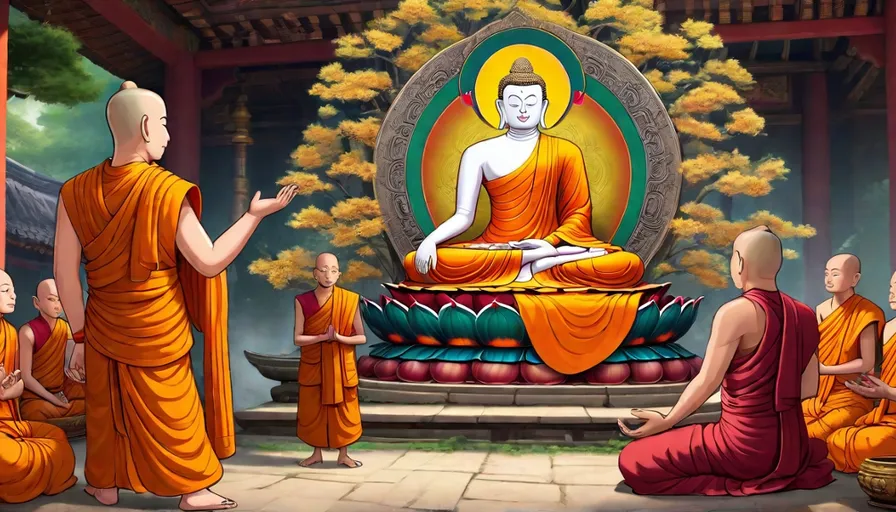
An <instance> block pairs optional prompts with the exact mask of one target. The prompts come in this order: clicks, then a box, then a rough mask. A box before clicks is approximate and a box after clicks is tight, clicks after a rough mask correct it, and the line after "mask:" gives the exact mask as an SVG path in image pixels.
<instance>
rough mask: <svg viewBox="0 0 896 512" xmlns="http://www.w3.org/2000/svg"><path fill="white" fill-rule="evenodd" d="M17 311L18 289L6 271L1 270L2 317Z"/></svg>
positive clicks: (0, 297)
mask: <svg viewBox="0 0 896 512" xmlns="http://www.w3.org/2000/svg"><path fill="white" fill-rule="evenodd" d="M15 310H16V287H15V286H13V284H12V278H11V277H9V274H7V273H6V271H5V270H2V269H0V315H8V314H10V313H12V312H13V311H15Z"/></svg>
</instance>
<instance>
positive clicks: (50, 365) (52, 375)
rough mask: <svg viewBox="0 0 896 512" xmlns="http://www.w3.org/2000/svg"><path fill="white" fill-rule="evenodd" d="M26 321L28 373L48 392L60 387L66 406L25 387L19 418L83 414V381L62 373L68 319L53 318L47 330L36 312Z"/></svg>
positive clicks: (45, 417) (46, 417)
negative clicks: (30, 342) (30, 344)
mask: <svg viewBox="0 0 896 512" xmlns="http://www.w3.org/2000/svg"><path fill="white" fill-rule="evenodd" d="M28 325H29V326H30V327H31V332H33V333H34V354H33V355H32V357H31V376H32V377H34V379H35V380H37V382H40V384H41V385H42V386H43V387H44V389H46V390H47V391H49V392H50V393H53V394H56V393H59V392H60V391H61V392H62V394H64V395H65V398H66V399H67V400H68V406H67V407H57V406H55V405H53V404H51V403H50V402H48V401H46V400H44V399H43V398H41V397H40V396H38V395H37V394H35V393H32V392H31V391H29V390H27V389H26V390H25V391H24V392H23V393H22V398H21V401H20V402H19V409H20V410H21V412H22V418H24V419H26V420H34V421H46V420H49V419H55V418H64V417H69V416H80V415H82V414H84V385H83V384H81V383H80V382H75V381H73V380H71V379H69V378H68V376H66V375H65V350H66V344H67V343H68V340H70V339H72V332H71V329H70V328H69V326H68V322H66V321H65V320H63V319H62V318H57V319H56V322H55V324H54V325H53V329H52V330H51V329H50V324H48V323H47V321H46V320H44V318H43V317H42V316H39V315H38V317H37V318H35V319H33V320H31V321H30V322H28Z"/></svg>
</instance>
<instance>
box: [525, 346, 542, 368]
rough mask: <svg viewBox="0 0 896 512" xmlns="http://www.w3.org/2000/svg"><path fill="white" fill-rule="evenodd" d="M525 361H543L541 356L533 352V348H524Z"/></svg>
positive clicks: (532, 362) (535, 362) (533, 362)
mask: <svg viewBox="0 0 896 512" xmlns="http://www.w3.org/2000/svg"><path fill="white" fill-rule="evenodd" d="M525 361H526V362H527V363H529V364H544V361H542V360H541V358H540V357H538V353H537V352H535V349H534V348H527V349H526V358H525Z"/></svg>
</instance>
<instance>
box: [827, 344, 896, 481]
mask: <svg viewBox="0 0 896 512" xmlns="http://www.w3.org/2000/svg"><path fill="white" fill-rule="evenodd" d="M894 339H896V336H893V337H891V338H890V341H888V342H887V344H886V346H884V363H883V368H882V369H881V380H883V381H884V382H886V383H887V385H889V386H893V387H896V348H894V347H896V343H893V340H894ZM827 443H828V458H829V459H831V460H832V461H834V467H835V468H836V469H837V471H843V472H844V473H856V472H858V470H859V466H860V465H861V464H862V462H864V461H865V459H869V458H872V457H893V456H896V403H894V402H892V401H890V400H881V402H880V404H878V406H877V408H875V409H874V410H873V411H871V412H869V413H868V414H865V415H864V416H862V417H861V418H859V419H858V420H856V423H855V425H851V426H849V427H846V428H841V429H839V430H835V431H834V433H833V434H831V435H830V436H829V437H828V440H827Z"/></svg>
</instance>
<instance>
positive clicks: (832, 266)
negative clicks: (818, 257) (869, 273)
mask: <svg viewBox="0 0 896 512" xmlns="http://www.w3.org/2000/svg"><path fill="white" fill-rule="evenodd" d="M861 279H862V262H861V261H859V258H858V257H857V256H855V255H853V254H837V255H835V256H833V257H832V258H831V259H829V260H828V264H827V265H825V268H824V288H825V290H827V291H828V293H843V292H846V291H849V290H850V289H851V288H855V287H856V286H858V284H859V281H860V280H861Z"/></svg>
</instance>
